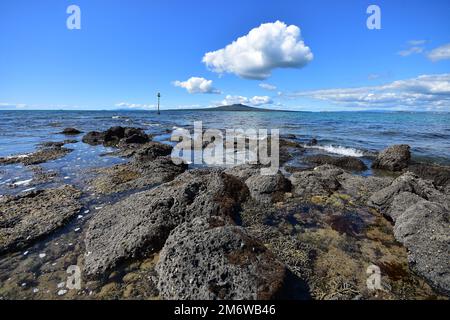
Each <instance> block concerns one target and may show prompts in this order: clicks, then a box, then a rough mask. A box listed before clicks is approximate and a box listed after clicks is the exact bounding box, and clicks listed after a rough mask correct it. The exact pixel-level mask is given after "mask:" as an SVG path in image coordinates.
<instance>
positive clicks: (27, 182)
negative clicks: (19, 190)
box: [13, 179, 33, 186]
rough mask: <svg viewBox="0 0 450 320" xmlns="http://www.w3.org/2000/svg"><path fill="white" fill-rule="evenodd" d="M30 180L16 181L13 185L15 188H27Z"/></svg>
mask: <svg viewBox="0 0 450 320" xmlns="http://www.w3.org/2000/svg"><path fill="white" fill-rule="evenodd" d="M32 180H33V179H28V180H22V181H17V182H14V183H13V185H15V186H27V185H29V184H30V182H31V181H32Z"/></svg>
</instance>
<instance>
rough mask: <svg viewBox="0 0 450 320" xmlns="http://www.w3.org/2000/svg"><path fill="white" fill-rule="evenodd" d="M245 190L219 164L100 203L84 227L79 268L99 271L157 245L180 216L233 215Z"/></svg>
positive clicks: (243, 196)
mask: <svg viewBox="0 0 450 320" xmlns="http://www.w3.org/2000/svg"><path fill="white" fill-rule="evenodd" d="M247 195H248V189H247V188H246V187H245V185H244V184H242V183H241V182H240V181H239V180H237V179H236V178H234V177H231V176H229V175H226V174H224V173H223V172H222V171H220V170H210V169H207V170H193V171H187V172H185V173H183V174H182V175H180V176H178V177H177V178H176V179H175V180H173V181H172V182H168V183H166V184H163V185H161V186H159V187H157V188H155V189H152V190H149V191H144V192H140V193H137V194H134V195H132V196H130V197H128V198H126V199H124V200H122V201H120V202H118V203H116V204H113V205H111V206H107V207H104V208H103V209H102V210H100V211H99V212H98V213H97V214H96V215H95V216H94V217H93V218H92V220H91V222H90V224H89V228H88V230H87V233H86V238H85V244H86V250H87V251H88V255H87V257H86V259H85V272H86V273H87V274H89V275H94V274H101V273H102V272H104V271H105V270H107V269H109V268H111V267H113V266H115V265H116V264H117V263H118V262H120V261H122V260H125V259H129V258H134V257H138V256H141V255H145V254H146V253H148V252H152V251H155V250H159V249H161V248H162V246H163V244H164V242H165V241H166V239H167V237H168V235H169V233H170V231H171V230H173V229H174V228H175V227H176V226H178V225H179V224H181V223H183V222H184V221H190V220H192V219H194V218H195V217H203V216H205V217H209V216H224V217H233V216H234V215H235V214H236V212H237V210H238V208H239V204H240V203H241V201H243V200H244V199H245V198H246V197H247Z"/></svg>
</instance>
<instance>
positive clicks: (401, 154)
mask: <svg viewBox="0 0 450 320" xmlns="http://www.w3.org/2000/svg"><path fill="white" fill-rule="evenodd" d="M410 160H411V152H410V147H409V146H408V145H406V144H400V145H394V146H391V147H388V148H386V149H385V150H383V151H381V152H380V153H379V154H378V156H377V157H376V158H375V160H374V161H373V163H372V168H373V169H385V170H390V171H401V170H402V169H404V168H406V167H407V166H408V165H409V163H410Z"/></svg>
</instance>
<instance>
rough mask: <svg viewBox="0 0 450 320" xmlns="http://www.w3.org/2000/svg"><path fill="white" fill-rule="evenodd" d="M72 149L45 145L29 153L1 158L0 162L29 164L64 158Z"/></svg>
mask: <svg viewBox="0 0 450 320" xmlns="http://www.w3.org/2000/svg"><path fill="white" fill-rule="evenodd" d="M72 151H73V149H68V148H64V147H60V146H51V147H44V148H41V149H38V150H37V151H36V152H33V153H30V154H27V155H19V156H10V157H3V158H0V164H14V163H22V164H24V165H27V166H28V165H33V164H39V163H44V162H47V161H50V160H56V159H59V158H62V157H64V156H65V155H67V154H68V153H70V152H72Z"/></svg>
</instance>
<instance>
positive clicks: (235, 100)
mask: <svg viewBox="0 0 450 320" xmlns="http://www.w3.org/2000/svg"><path fill="white" fill-rule="evenodd" d="M272 103H273V101H272V99H271V98H270V97H268V96H254V97H252V98H247V97H243V96H232V95H227V96H226V97H225V99H224V100H222V101H221V102H220V103H218V104H219V105H231V104H246V105H250V106H253V107H258V106H263V105H267V104H272Z"/></svg>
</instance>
